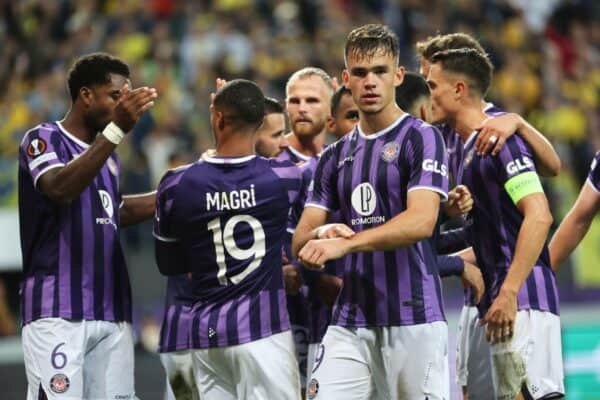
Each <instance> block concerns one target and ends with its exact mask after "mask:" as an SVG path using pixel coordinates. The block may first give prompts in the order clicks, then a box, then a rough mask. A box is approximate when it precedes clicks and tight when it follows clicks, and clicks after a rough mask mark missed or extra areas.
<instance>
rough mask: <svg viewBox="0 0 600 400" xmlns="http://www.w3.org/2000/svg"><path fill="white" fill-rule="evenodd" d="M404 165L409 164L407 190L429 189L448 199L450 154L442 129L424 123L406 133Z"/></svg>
mask: <svg viewBox="0 0 600 400" xmlns="http://www.w3.org/2000/svg"><path fill="white" fill-rule="evenodd" d="M405 146H406V147H405V151H404V152H403V153H402V154H403V155H404V158H403V160H402V161H404V164H405V165H406V166H407V167H408V171H409V182H408V186H407V191H408V192H410V191H412V190H416V189H427V190H431V191H434V192H437V193H439V194H440V196H442V198H443V199H444V200H446V199H447V198H448V154H447V152H446V147H445V145H444V141H443V139H442V136H441V134H440V133H439V131H438V130H437V129H436V128H434V127H433V126H431V125H427V124H424V125H422V126H421V127H419V128H413V129H411V131H410V132H409V133H408V134H407V139H406V142H405Z"/></svg>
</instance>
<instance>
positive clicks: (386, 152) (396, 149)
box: [381, 142, 400, 163]
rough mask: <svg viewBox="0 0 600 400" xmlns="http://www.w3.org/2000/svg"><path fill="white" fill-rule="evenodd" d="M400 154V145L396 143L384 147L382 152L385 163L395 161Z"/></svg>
mask: <svg viewBox="0 0 600 400" xmlns="http://www.w3.org/2000/svg"><path fill="white" fill-rule="evenodd" d="M399 153H400V145H399V144H398V143H396V142H389V143H386V144H385V145H384V146H383V149H382V150H381V158H382V159H383V161H385V162H388V163H389V162H392V161H394V160H395V159H396V158H397V157H398V154H399Z"/></svg>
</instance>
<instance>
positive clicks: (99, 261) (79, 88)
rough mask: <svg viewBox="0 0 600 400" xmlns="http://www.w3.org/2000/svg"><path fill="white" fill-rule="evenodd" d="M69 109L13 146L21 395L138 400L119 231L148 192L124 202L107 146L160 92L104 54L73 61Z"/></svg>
mask: <svg viewBox="0 0 600 400" xmlns="http://www.w3.org/2000/svg"><path fill="white" fill-rule="evenodd" d="M68 88H69V93H70V96H71V100H72V104H71V109H70V110H69V112H68V113H67V115H66V116H65V118H64V119H63V120H62V121H56V122H45V123H43V124H41V125H38V126H37V127H35V128H33V129H31V130H29V131H28V132H27V133H26V134H25V136H24V137H23V141H22V142H21V147H20V149H19V220H20V232H21V251H22V255H23V275H24V277H23V281H22V283H21V310H22V318H23V324H24V327H23V332H22V335H23V351H24V356H25V369H26V372H27V382H28V390H27V398H28V399H34V398H35V399H37V398H49V399H54V398H78V399H82V398H94V399H96V398H103V399H106V398H110V399H115V398H124V399H125V398H127V399H132V398H134V396H135V390H134V378H133V335H132V328H131V290H130V286H129V278H128V276H127V269H126V266H125V258H124V256H123V251H122V248H121V244H120V241H119V232H120V228H121V227H123V226H128V225H132V224H135V223H138V222H141V221H143V220H145V219H148V218H150V217H151V216H152V215H153V213H154V210H153V209H154V206H153V203H154V202H155V193H149V194H146V195H138V196H122V195H121V192H120V190H119V179H120V172H121V167H120V163H119V160H118V158H117V156H116V154H115V148H116V147H117V145H118V144H119V143H120V142H121V140H123V138H124V137H125V134H126V132H129V131H130V130H131V129H132V128H133V127H134V125H135V123H136V122H137V120H138V118H139V117H140V115H141V114H142V113H144V112H145V111H146V110H148V109H149V108H150V107H152V106H153V104H154V100H155V99H156V97H157V94H156V90H155V89H153V88H148V87H141V88H137V89H131V82H130V80H129V68H128V66H127V65H126V64H125V63H124V62H123V61H121V60H119V59H117V58H114V57H112V56H110V55H108V54H103V53H95V54H89V55H87V56H84V57H81V58H79V59H78V60H77V61H76V62H75V64H74V65H73V67H72V68H71V70H70V71H69V75H68Z"/></svg>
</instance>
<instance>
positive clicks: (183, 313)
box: [158, 275, 194, 353]
mask: <svg viewBox="0 0 600 400" xmlns="http://www.w3.org/2000/svg"><path fill="white" fill-rule="evenodd" d="M193 305H194V301H193V296H192V285H191V282H190V278H189V277H188V276H187V275H176V276H169V277H168V278H167V295H166V299H165V315H164V317H163V322H162V325H161V328H160V338H159V341H158V352H159V353H170V352H173V351H182V350H187V349H189V348H190V339H189V338H190V335H189V333H190V322H191V317H192V312H191V311H192V306H193Z"/></svg>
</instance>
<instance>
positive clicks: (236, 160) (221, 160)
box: [203, 154, 256, 164]
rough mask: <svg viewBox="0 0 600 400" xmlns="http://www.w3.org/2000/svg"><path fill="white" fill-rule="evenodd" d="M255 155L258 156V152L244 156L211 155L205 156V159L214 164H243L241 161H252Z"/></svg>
mask: <svg viewBox="0 0 600 400" xmlns="http://www.w3.org/2000/svg"><path fill="white" fill-rule="evenodd" d="M255 157H256V154H251V155H249V156H244V157H217V156H211V157H205V158H203V161H206V162H209V163H212V164H241V163H245V162H246V161H250V160H252V159H253V158H255Z"/></svg>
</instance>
